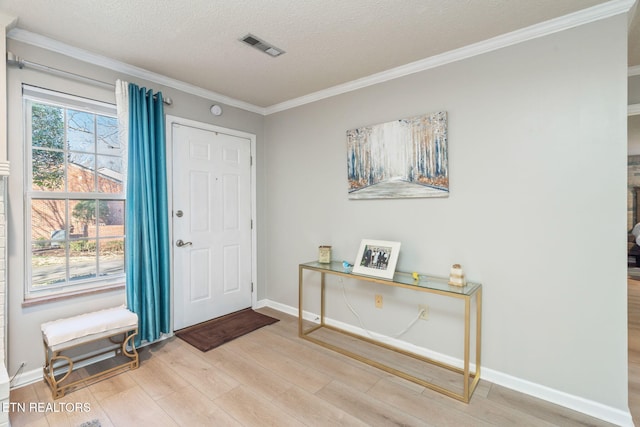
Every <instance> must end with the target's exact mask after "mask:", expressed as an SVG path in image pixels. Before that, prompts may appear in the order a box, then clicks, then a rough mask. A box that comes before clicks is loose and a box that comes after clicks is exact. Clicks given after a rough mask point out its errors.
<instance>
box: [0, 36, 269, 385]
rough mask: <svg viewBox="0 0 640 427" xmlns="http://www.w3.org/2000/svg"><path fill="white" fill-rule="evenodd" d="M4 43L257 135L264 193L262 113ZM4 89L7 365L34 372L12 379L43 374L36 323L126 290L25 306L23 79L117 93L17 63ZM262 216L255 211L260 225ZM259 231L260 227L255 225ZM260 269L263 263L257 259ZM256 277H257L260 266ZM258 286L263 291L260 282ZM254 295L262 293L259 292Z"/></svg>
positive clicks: (181, 112) (102, 94)
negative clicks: (216, 111) (214, 108)
mask: <svg viewBox="0 0 640 427" xmlns="http://www.w3.org/2000/svg"><path fill="white" fill-rule="evenodd" d="M7 48H8V50H9V51H11V52H13V53H14V54H16V55H18V56H20V57H22V58H24V59H26V60H28V61H31V62H36V63H40V64H45V65H48V66H50V67H54V68H58V69H63V70H67V71H72V72H74V73H76V74H80V75H84V76H87V77H91V78H94V79H97V80H101V81H105V82H115V80H116V79H117V78H120V79H123V80H128V81H130V82H132V83H136V84H138V85H139V86H141V87H142V86H144V87H147V88H151V89H153V90H154V91H162V93H163V95H164V96H165V97H167V96H168V97H171V98H172V100H173V105H172V106H168V107H165V113H166V114H171V115H174V116H177V117H183V118H187V119H191V120H195V121H199V122H204V123H211V124H215V125H218V126H222V127H226V128H229V129H237V130H242V131H245V132H248V133H252V134H255V135H256V136H257V146H258V147H257V157H258V159H257V165H258V179H257V181H258V190H257V191H258V194H260V195H263V194H265V191H264V190H263V189H262V185H263V184H262V183H263V182H264V181H265V180H264V179H263V178H262V176H263V175H264V170H263V169H262V166H261V164H262V163H263V161H262V160H261V159H262V158H263V156H264V153H263V149H262V147H261V144H262V139H263V122H264V118H263V116H261V115H258V114H255V113H249V112H246V111H244V110H240V109H237V108H233V107H229V106H223V107H224V113H223V115H222V116H220V117H214V116H213V115H211V113H210V112H209V107H210V106H211V105H212V104H213V103H214V102H213V101H211V100H207V99H204V98H200V97H197V96H193V95H190V94H186V93H183V92H180V91H177V90H175V89H172V88H167V87H162V86H160V85H157V84H154V83H150V82H145V81H141V80H140V79H135V78H130V77H128V76H126V75H119V74H118V73H115V72H114V71H111V70H107V69H102V68H99V67H95V66H92V65H89V64H87V63H84V62H81V61H77V60H73V59H70V58H68V57H65V56H63V55H59V54H56V53H53V52H49V51H45V50H43V49H39V48H36V47H34V46H30V45H26V44H23V43H19V42H16V41H13V40H8V45H7ZM7 76H8V83H7V94H8V112H9V117H8V122H9V128H8V132H9V144H8V145H9V146H8V157H9V161H10V162H11V176H10V177H9V195H8V200H9V206H8V221H9V224H8V235H9V236H10V239H9V241H8V250H9V277H8V291H9V307H8V309H9V315H8V319H9V331H8V335H9V337H8V338H9V341H8V370H9V372H10V374H11V375H13V374H14V373H15V372H16V371H17V369H18V367H19V366H20V363H22V362H26V366H25V368H24V372H25V373H26V374H25V375H26V376H32V377H33V378H24V377H20V376H19V377H18V378H16V384H20V383H24V382H25V381H29V380H30V379H35V378H41V377H42V371H41V367H42V364H43V362H44V351H43V349H42V338H41V334H40V324H41V323H43V322H45V321H49V320H54V319H58V318H62V317H68V316H73V315H76V314H80V313H84V312H87V311H90V310H95V309H100V308H106V307H111V306H115V305H118V304H122V303H123V302H124V291H114V292H108V293H102V294H97V295H90V296H82V297H75V298H70V299H66V300H64V301H59V302H52V303H46V304H41V305H37V306H31V307H23V306H22V303H23V286H24V283H25V278H24V267H23V266H24V239H25V237H24V225H23V217H24V213H23V209H24V203H23V188H22V186H23V176H24V164H23V155H24V147H23V140H24V139H23V129H22V127H23V116H22V99H21V84H22V83H27V84H31V85H35V86H40V87H45V88H49V89H53V90H59V91H62V92H67V93H72V94H76V95H81V96H86V97H90V98H93V99H98V100H102V101H106V102H111V103H115V95H114V93H113V91H112V90H108V89H102V88H98V87H95V86H90V85H86V84H83V83H79V82H77V81H73V80H68V79H64V78H61V77H55V76H52V75H50V74H46V73H42V72H39V71H35V70H31V69H28V68H25V69H22V70H21V69H18V68H15V67H9V68H7ZM262 203H263V198H261V196H259V197H258V210H259V212H262V211H264V208H262V207H261V204H262ZM261 222H264V220H263V219H262V215H261V213H259V214H258V218H257V223H258V226H259V225H260V223H261ZM258 231H260V228H258ZM260 245H264V239H263V238H262V236H261V235H259V236H258V246H259V247H260ZM258 268H259V270H260V269H261V268H264V267H263V264H262V263H259V264H258ZM258 277H259V278H260V277H261V274H260V272H258ZM258 290H259V291H261V286H260V283H258ZM258 298H261V295H260V294H258Z"/></svg>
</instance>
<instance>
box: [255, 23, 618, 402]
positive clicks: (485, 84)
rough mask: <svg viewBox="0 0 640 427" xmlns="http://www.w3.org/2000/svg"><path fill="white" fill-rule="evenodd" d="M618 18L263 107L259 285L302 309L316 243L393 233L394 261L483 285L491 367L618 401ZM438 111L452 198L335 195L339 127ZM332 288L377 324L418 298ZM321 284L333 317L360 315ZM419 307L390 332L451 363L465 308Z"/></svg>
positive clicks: (340, 175)
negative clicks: (262, 280)
mask: <svg viewBox="0 0 640 427" xmlns="http://www.w3.org/2000/svg"><path fill="white" fill-rule="evenodd" d="M626 28H627V27H626V17H625V16H618V17H614V18H609V19H606V20H603V21H600V22H596V23H592V24H588V25H585V26H582V27H578V28H574V29H571V30H568V31H563V32H561V33H557V34H553V35H550V36H546V37H544V38H540V39H536V40H532V41H528V42H525V43H521V44H518V45H515V46H511V47H508V48H504V49H501V50H498V51H495V52H492V53H488V54H484V55H481V56H477V57H474V58H471V59H466V60H464V61H460V62H456V63H452V64H449V65H445V66H442V67H439V68H436V69H432V70H428V71H424V72H420V73H417V74H414V75H410V76H406V77H403V78H400V79H396V80H394V81H389V82H386V83H383V84H378V85H375V86H371V87H368V88H365V89H360V90H357V91H354V92H350V93H346V94H343V95H340V96H335V97H332V98H329V99H325V100H321V101H317V102H315V103H312V104H308V105H305V106H301V107H298V108H295V109H291V110H287V111H283V112H280V113H275V114H272V115H269V116H267V118H266V123H265V132H266V139H267V143H268V150H267V152H266V167H267V171H268V173H267V178H268V183H267V187H266V190H267V197H266V200H267V203H266V209H267V211H266V215H267V240H268V251H267V252H266V253H265V254H264V255H265V256H266V258H267V297H268V298H269V299H270V300H273V301H277V302H279V303H281V304H285V305H288V306H291V307H296V306H297V264H298V263H300V262H306V261H310V260H314V259H316V257H317V247H318V246H319V245H322V244H325V245H332V246H333V254H334V259H337V260H343V259H345V260H349V261H351V262H353V261H354V258H355V255H356V251H357V249H358V245H359V243H360V239H362V238H371V239H383V240H394V241H400V242H401V243H402V249H401V251H400V259H399V263H398V269H399V270H404V271H409V272H411V271H419V272H425V273H431V274H434V275H445V276H446V275H447V274H448V272H449V267H450V266H451V264H453V263H461V264H462V266H463V267H464V269H465V270H466V273H467V275H468V278H469V279H471V280H474V281H480V282H482V283H483V284H484V313H483V322H484V323H483V335H482V336H483V339H482V343H483V352H482V359H483V365H484V366H485V367H486V368H489V369H492V370H495V371H497V372H500V373H502V374H506V375H510V376H513V377H516V378H518V379H520V380H526V381H530V382H533V383H536V384H539V385H543V386H546V387H550V388H552V389H555V390H559V391H563V392H566V393H569V394H572V395H575V396H580V397H583V398H585V399H589V400H593V401H596V402H600V403H602V404H604V405H609V406H611V407H615V408H619V409H621V410H625V411H626V409H627V325H626V311H627V306H626V255H625V245H624V242H625V239H626V235H625V233H626V219H625V212H626V191H625V189H626V158H627V148H626V144H627V140H626V124H627V117H626V100H627V78H626ZM439 110H446V111H448V113H449V171H450V191H451V193H450V197H449V198H446V199H414V200H410V199H399V200H365V201H350V200H348V199H347V182H346V155H345V153H346V136H345V131H346V130H348V129H352V128H356V127H360V126H364V125H370V124H377V123H383V122H387V121H390V120H394V119H399V118H403V117H408V116H413V115H417V114H422V113H427V112H432V111H439ZM309 280H312V277H311V276H310V277H309ZM344 282H345V283H344V285H345V289H346V294H347V298H348V299H349V301H350V303H351V304H352V305H353V306H354V307H355V309H356V310H357V311H358V312H359V313H360V315H361V317H362V319H363V322H364V323H365V325H366V326H367V328H369V329H370V330H373V331H375V332H379V333H382V334H385V335H392V334H394V333H395V332H397V331H400V330H402V329H403V328H404V327H405V326H406V325H408V324H409V322H410V321H411V320H412V319H413V318H414V316H415V315H416V313H417V304H419V303H421V302H422V297H420V298H417V297H414V296H412V295H411V294H410V293H409V291H404V290H400V289H384V287H383V286H375V285H371V284H367V283H357V282H356V283H352V282H350V281H348V280H345V281H344ZM331 285H332V286H330V289H329V290H328V295H327V298H328V306H329V309H328V312H327V316H328V317H330V318H333V319H335V320H338V321H342V322H346V323H349V324H352V325H354V326H356V327H358V326H359V324H358V323H357V321H356V319H355V317H354V316H353V315H352V314H351V313H350V312H349V310H348V309H347V307H346V304H345V302H344V298H343V295H342V290H341V285H342V284H341V283H340V282H339V281H335V280H334V281H332V283H331ZM374 293H382V294H383V296H384V304H385V305H384V308H383V309H381V310H379V309H378V310H376V309H375V308H374V296H373V295H374ZM425 301H426V302H427V303H428V304H430V306H431V319H430V320H429V321H427V322H422V321H421V322H419V323H417V324H416V325H415V326H414V327H413V328H412V329H411V331H410V332H409V333H407V334H406V335H405V336H403V337H402V339H404V340H406V341H408V342H410V343H413V344H416V345H419V346H422V347H426V348H430V349H432V350H435V351H438V352H441V353H444V354H446V355H450V356H455V357H461V356H462V354H461V352H462V341H461V340H460V341H455V340H453V339H452V337H454V336H461V335H460V334H461V327H460V322H459V321H456V320H455V318H454V313H455V312H456V310H458V311H457V312H459V310H460V308H461V307H460V305H456V304H454V303H451V302H447V301H444V300H443V299H442V298H437V297H427V298H426V299H425ZM305 304H306V305H307V307H308V308H309V309H311V310H312V309H314V301H313V298H308V299H306V300H305ZM315 306H316V307H315V308H316V309H317V305H315ZM458 320H459V319H458ZM456 334H458V335H456Z"/></svg>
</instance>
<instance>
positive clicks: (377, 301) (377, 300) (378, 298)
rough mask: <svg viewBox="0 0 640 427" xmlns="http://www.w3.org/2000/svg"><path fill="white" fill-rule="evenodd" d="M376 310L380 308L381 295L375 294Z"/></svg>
mask: <svg viewBox="0 0 640 427" xmlns="http://www.w3.org/2000/svg"><path fill="white" fill-rule="evenodd" d="M376 308H382V295H379V294H376Z"/></svg>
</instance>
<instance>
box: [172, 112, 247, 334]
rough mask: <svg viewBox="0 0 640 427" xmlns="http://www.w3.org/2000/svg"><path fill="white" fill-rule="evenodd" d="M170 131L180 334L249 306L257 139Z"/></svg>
mask: <svg viewBox="0 0 640 427" xmlns="http://www.w3.org/2000/svg"><path fill="white" fill-rule="evenodd" d="M171 132H172V135H171V137H172V143H173V191H172V194H173V242H172V244H173V254H174V298H175V299H174V329H176V330H177V329H181V328H185V327H187V326H191V325H194V324H196V323H200V322H204V321H206V320H209V319H213V318H216V317H220V316H223V315H225V314H229V313H232V312H234V311H238V310H241V309H243V308H247V307H250V306H251V265H252V263H251V227H252V224H251V141H250V140H249V139H247V138H242V137H238V136H233V135H228V134H224V133H222V132H214V131H211V130H206V129H200V128H197V127H191V126H185V125H182V124H177V123H173V124H172V128H171Z"/></svg>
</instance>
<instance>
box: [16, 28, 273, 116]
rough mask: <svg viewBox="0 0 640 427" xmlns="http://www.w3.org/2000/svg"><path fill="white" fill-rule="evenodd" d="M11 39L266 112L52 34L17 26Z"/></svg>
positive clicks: (240, 106) (243, 107) (231, 103)
mask: <svg viewBox="0 0 640 427" xmlns="http://www.w3.org/2000/svg"><path fill="white" fill-rule="evenodd" d="M7 38H10V39H12V40H15V41H18V42H22V43H26V44H29V45H32V46H35V47H40V48H42V49H47V50H49V51H52V52H56V53H59V54H62V55H65V56H68V57H71V58H74V59H77V60H80V61H83V62H88V63H90V64H94V65H98V66H100V67H104V68H107V69H109V70H113V71H116V72H119V73H123V74H127V75H129V76H133V77H137V78H140V79H144V80H148V81H150V82H153V83H157V84H159V85H162V86H167V87H170V88H173V89H177V90H180V91H182V92H185V93H189V94H192V95H196V96H200V97H202V98H205V99H209V100H211V101H215V102H219V103H222V104H226V105H229V106H232V107H237V108H241V109H243V110H246V111H250V112H253V113H258V114H262V115H264V108H262V107H258V106H256V105H253V104H249V103H248V102H244V101H240V100H237V99H235V98H231V97H228V96H226V95H222V94H220V93H217V92H214V91H211V90H207V89H203V88H201V87H198V86H195V85H192V84H189V83H186V82H183V81H181V80H176V79H172V78H170V77H167V76H163V75H162V74H158V73H154V72H152V71H148V70H145V69H143V68H140V67H135V66H133V65H130V64H127V63H124V62H121V61H117V60H115V59H111V58H108V57H106V56H102V55H98V54H96V53H93V52H89V51H87V50H84V49H79V48H76V47H73V46H70V45H68V44H65V43H62V42H59V41H57V40H54V39H51V38H49V37H45V36H42V35H40V34H36V33H32V32H30V31H27V30H23V29H21V28H14V29H12V30H11V31H9V32H8V33H7Z"/></svg>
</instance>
